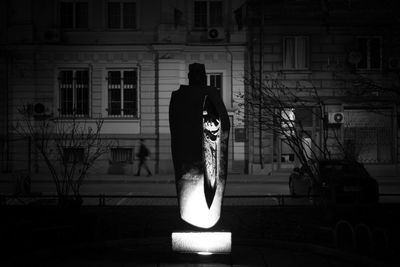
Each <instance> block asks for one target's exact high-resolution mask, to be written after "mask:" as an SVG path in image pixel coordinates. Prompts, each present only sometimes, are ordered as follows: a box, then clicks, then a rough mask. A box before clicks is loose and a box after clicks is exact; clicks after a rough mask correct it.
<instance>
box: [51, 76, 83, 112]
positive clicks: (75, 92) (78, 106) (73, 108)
mask: <svg viewBox="0 0 400 267" xmlns="http://www.w3.org/2000/svg"><path fill="white" fill-rule="evenodd" d="M58 81H59V114H60V116H63V117H66V116H73V115H75V116H78V117H86V116H89V71H88V70H85V69H82V70H61V71H60V72H59V76H58Z"/></svg>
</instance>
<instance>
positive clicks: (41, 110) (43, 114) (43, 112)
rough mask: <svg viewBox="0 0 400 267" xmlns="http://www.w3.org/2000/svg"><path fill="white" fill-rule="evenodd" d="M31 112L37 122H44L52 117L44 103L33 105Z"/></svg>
mask: <svg viewBox="0 0 400 267" xmlns="http://www.w3.org/2000/svg"><path fill="white" fill-rule="evenodd" d="M30 110H31V114H32V115H33V118H34V119H35V120H44V119H47V118H49V117H51V114H50V113H49V110H48V108H46V107H45V106H44V105H43V104H42V103H36V104H34V105H31V106H30Z"/></svg>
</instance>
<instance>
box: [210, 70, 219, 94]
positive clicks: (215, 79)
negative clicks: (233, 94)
mask: <svg viewBox="0 0 400 267" xmlns="http://www.w3.org/2000/svg"><path fill="white" fill-rule="evenodd" d="M207 84H208V85H209V86H213V87H216V88H217V89H218V90H219V91H220V93H221V96H222V73H207Z"/></svg>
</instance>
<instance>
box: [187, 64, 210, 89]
mask: <svg viewBox="0 0 400 267" xmlns="http://www.w3.org/2000/svg"><path fill="white" fill-rule="evenodd" d="M188 78H189V85H204V86H205V85H207V75H206V68H205V66H204V64H200V63H192V64H190V65H189V74H188Z"/></svg>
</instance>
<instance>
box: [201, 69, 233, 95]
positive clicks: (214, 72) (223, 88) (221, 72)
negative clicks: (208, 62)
mask: <svg viewBox="0 0 400 267" xmlns="http://www.w3.org/2000/svg"><path fill="white" fill-rule="evenodd" d="M206 75H207V85H210V75H221V92H220V95H221V98H222V100H223V102H224V103H226V101H225V99H227V97H228V92H227V91H226V90H227V80H226V79H227V77H226V71H225V70H210V71H207V72H206Z"/></svg>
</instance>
